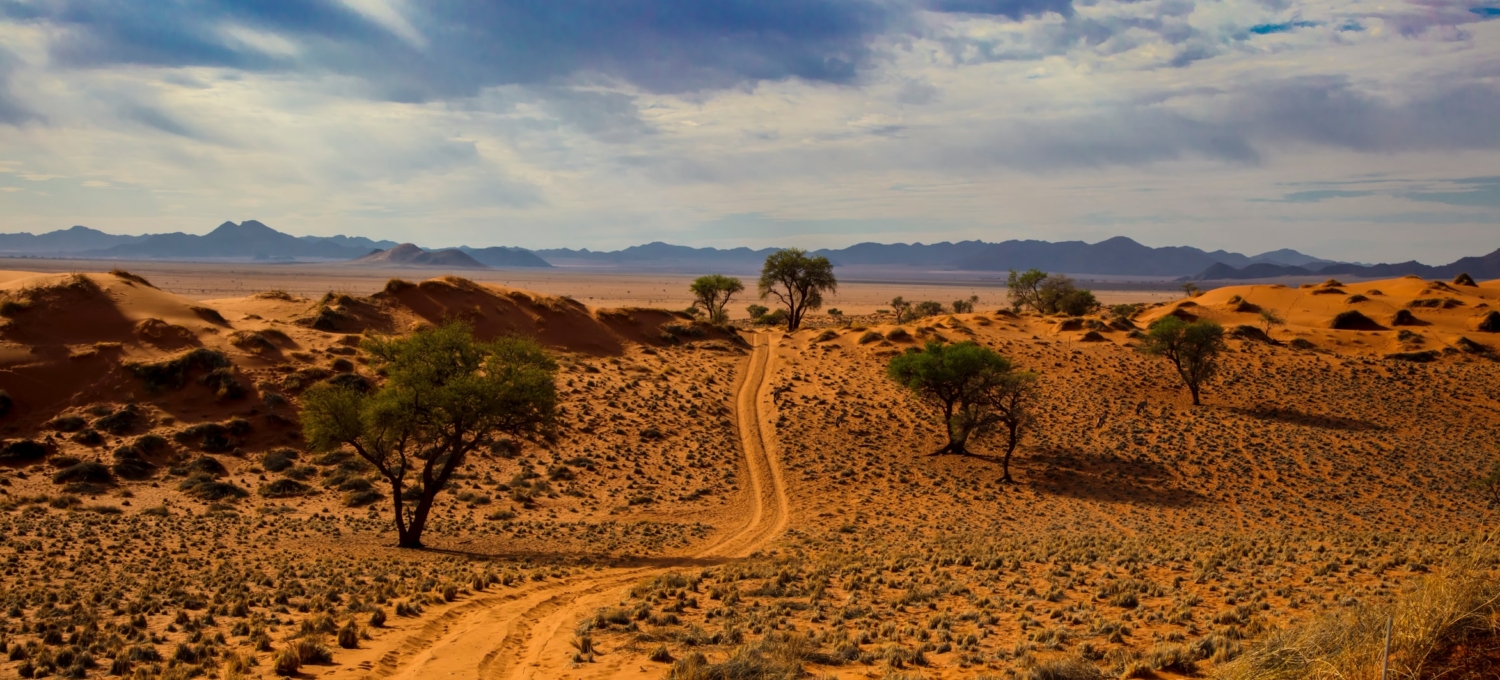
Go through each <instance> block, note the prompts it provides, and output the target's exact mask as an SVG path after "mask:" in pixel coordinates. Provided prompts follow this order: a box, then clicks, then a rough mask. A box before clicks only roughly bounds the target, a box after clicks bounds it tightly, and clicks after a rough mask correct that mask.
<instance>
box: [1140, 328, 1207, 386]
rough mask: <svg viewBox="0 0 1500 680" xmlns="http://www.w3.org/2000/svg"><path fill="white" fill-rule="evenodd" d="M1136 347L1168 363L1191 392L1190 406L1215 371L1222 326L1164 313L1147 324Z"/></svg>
mask: <svg viewBox="0 0 1500 680" xmlns="http://www.w3.org/2000/svg"><path fill="white" fill-rule="evenodd" d="M1140 349H1141V351H1142V352H1145V353H1146V354H1150V355H1152V356H1160V357H1166V359H1167V360H1168V361H1170V362H1172V366H1173V367H1175V368H1176V369H1177V375H1179V376H1181V377H1182V381H1183V382H1184V383H1186V384H1187V388H1188V391H1189V392H1191V393H1192V394H1193V405H1194V406H1198V405H1200V404H1201V403H1202V402H1200V401H1199V399H1198V391H1199V389H1200V388H1201V387H1202V386H1203V383H1205V382H1207V381H1208V380H1209V379H1210V378H1212V377H1213V376H1214V374H1215V373H1217V372H1218V370H1219V357H1220V355H1222V354H1223V353H1224V349H1225V345H1224V327H1223V326H1220V325H1219V324H1217V323H1214V322H1213V321H1209V320H1207V319H1203V320H1199V321H1194V322H1192V323H1188V322H1186V321H1183V320H1182V319H1179V318H1177V317H1175V316H1164V317H1162V318H1161V319H1159V320H1157V321H1156V322H1155V323H1153V324H1151V327H1150V328H1149V329H1148V330H1147V333H1146V339H1145V340H1144V341H1143V342H1142V343H1141V346H1140Z"/></svg>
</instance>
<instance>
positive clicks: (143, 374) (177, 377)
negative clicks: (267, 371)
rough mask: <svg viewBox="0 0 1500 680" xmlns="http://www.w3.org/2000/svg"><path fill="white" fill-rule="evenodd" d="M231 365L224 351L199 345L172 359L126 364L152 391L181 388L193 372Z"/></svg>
mask: <svg viewBox="0 0 1500 680" xmlns="http://www.w3.org/2000/svg"><path fill="white" fill-rule="evenodd" d="M229 366H230V363H229V359H228V357H225V356H224V354H223V353H221V352H217V351H215V350H211V349H208V348H206V347H198V348H196V349H193V350H190V351H188V352H186V353H184V354H181V355H178V356H176V357H173V358H171V359H164V360H162V361H157V362H153V363H130V364H125V369H126V370H128V371H130V372H131V374H132V375H134V376H135V377H137V378H140V379H141V381H142V382H144V383H145V384H146V389H148V390H150V391H152V392H161V391H165V390H169V389H170V390H180V389H182V388H183V387H184V386H186V385H187V381H188V378H189V377H191V375H192V374H193V373H197V372H204V373H206V372H209V371H214V370H217V369H221V368H228V367H229Z"/></svg>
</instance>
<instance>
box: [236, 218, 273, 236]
mask: <svg viewBox="0 0 1500 680" xmlns="http://www.w3.org/2000/svg"><path fill="white" fill-rule="evenodd" d="M240 230H241V231H260V232H266V231H270V232H275V233H277V234H280V233H281V232H279V231H276V230H275V229H272V228H270V227H268V226H266V225H265V224H262V223H261V222H260V220H245V221H244V222H241V223H240Z"/></svg>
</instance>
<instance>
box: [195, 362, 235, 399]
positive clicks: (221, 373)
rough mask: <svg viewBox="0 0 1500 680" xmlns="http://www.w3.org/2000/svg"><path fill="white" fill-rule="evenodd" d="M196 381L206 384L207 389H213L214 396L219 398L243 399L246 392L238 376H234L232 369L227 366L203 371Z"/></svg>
mask: <svg viewBox="0 0 1500 680" xmlns="http://www.w3.org/2000/svg"><path fill="white" fill-rule="evenodd" d="M198 383H199V384H201V385H207V386H208V388H209V389H211V390H213V391H214V396H216V397H218V398H220V399H225V400H235V399H244V398H245V394H246V393H247V390H246V389H245V386H244V385H243V384H241V383H240V381H239V378H236V377H235V376H234V369H232V368H228V367H225V368H216V369H214V370H212V371H209V372H208V373H205V374H204V375H203V377H201V378H198Z"/></svg>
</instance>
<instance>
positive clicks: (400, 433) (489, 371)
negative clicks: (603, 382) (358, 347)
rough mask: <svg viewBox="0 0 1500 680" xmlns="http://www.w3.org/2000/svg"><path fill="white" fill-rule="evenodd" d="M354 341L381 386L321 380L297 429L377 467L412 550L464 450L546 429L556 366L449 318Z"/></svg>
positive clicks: (512, 341) (542, 355)
mask: <svg viewBox="0 0 1500 680" xmlns="http://www.w3.org/2000/svg"><path fill="white" fill-rule="evenodd" d="M362 347H363V349H364V350H365V351H366V352H367V353H368V354H369V355H370V363H371V366H372V367H374V368H375V369H377V370H380V371H382V372H384V373H385V374H386V375H387V376H388V377H387V380H386V383H385V385H383V386H382V387H381V388H380V389H378V390H376V391H374V392H373V393H369V394H366V393H364V392H361V391H359V390H358V389H355V388H353V387H348V386H334V385H328V384H326V383H325V384H322V385H319V386H315V387H313V388H312V389H309V390H308V391H307V392H305V393H303V395H302V398H301V399H302V430H303V434H304V435H305V437H306V439H307V442H308V445H309V446H310V447H311V448H312V449H313V450H317V451H331V450H334V449H338V448H341V447H345V446H347V447H349V448H350V449H353V450H354V452H355V453H356V454H358V455H359V456H360V457H361V458H363V459H365V460H366V461H368V462H369V463H370V464H371V465H373V466H375V469H376V470H378V471H379V472H380V475H381V476H382V477H384V478H385V479H386V481H387V482H388V483H389V484H390V486H391V500H392V504H393V509H394V511H395V522H396V534H397V543H398V545H399V546H400V547H403V548H420V547H422V533H423V531H424V530H425V529H426V528H427V520H428V516H429V514H430V513H431V511H432V505H433V501H434V499H436V498H437V495H438V493H440V492H441V491H442V490H443V489H444V488H445V487H446V486H447V485H448V482H449V480H450V479H452V477H453V475H454V473H455V472H457V471H458V470H459V468H461V467H463V464H464V462H465V460H467V458H468V455H469V453H470V452H472V451H473V450H475V449H477V448H479V447H482V446H487V445H490V444H493V443H494V442H495V441H496V437H497V436H501V435H504V436H509V437H521V436H529V435H535V434H538V433H543V432H546V431H548V430H549V429H550V427H551V425H552V424H553V422H554V420H555V418H556V412H557V388H556V385H555V382H554V378H555V375H556V373H557V364H556V362H554V361H553V360H552V358H551V357H549V356H548V355H547V353H546V352H545V351H543V350H542V348H541V346H539V345H537V344H536V342H535V341H532V340H529V339H524V338H500V339H497V340H492V341H489V342H481V341H479V340H476V339H475V338H474V335H473V332H472V331H471V330H470V329H469V327H468V326H466V325H464V324H461V323H456V322H455V323H449V324H445V325H443V326H439V327H437V328H428V329H423V330H419V331H416V332H415V333H413V334H411V335H409V336H406V337H403V338H389V339H367V340H365V342H364V343H363V345H362ZM412 477H415V479H411V478H412ZM413 497H414V500H415V506H408V505H407V502H408V501H409V500H411V499H413Z"/></svg>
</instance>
